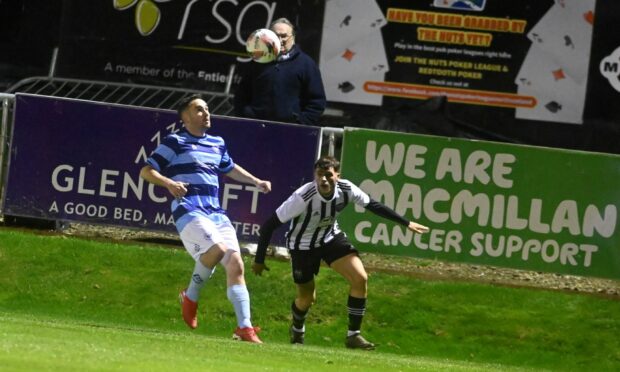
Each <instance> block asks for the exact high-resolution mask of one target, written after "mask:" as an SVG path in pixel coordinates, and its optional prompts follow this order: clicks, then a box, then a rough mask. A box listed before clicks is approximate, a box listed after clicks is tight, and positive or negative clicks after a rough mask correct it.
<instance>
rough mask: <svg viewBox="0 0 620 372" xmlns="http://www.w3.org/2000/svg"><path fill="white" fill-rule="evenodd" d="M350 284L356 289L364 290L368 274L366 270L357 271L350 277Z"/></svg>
mask: <svg viewBox="0 0 620 372" xmlns="http://www.w3.org/2000/svg"><path fill="white" fill-rule="evenodd" d="M351 286H352V287H355V288H357V289H363V290H366V287H367V286H368V274H366V272H363V273H357V274H355V275H353V276H352V277H351Z"/></svg>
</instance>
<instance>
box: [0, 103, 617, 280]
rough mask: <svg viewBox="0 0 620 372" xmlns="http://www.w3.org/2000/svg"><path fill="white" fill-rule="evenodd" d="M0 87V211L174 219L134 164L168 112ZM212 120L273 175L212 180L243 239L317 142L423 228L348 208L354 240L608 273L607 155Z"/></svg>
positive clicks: (160, 224)
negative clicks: (1, 166)
mask: <svg viewBox="0 0 620 372" xmlns="http://www.w3.org/2000/svg"><path fill="white" fill-rule="evenodd" d="M0 98H2V99H3V102H4V104H3V114H2V127H1V128H0V129H1V130H2V131H1V132H0V133H1V134H2V136H3V137H2V138H3V145H4V144H5V143H7V142H5V140H8V139H10V140H11V141H10V147H9V148H8V151H7V149H4V150H3V152H0V154H4V155H5V157H4V159H3V163H6V164H8V169H7V170H6V172H5V173H4V174H2V180H3V183H2V185H0V186H2V187H3V192H4V194H3V198H2V200H0V203H4V204H0V207H2V208H3V209H0V212H1V213H2V214H5V215H14V216H23V217H32V218H41V219H49V220H59V221H76V222H86V223H94V224H106V225H113V226H120V227H127V228H134V229H146V230H153V231H173V230H174V226H173V223H172V218H171V215H170V211H169V203H170V200H169V197H168V195H167V193H166V191H165V190H163V189H161V188H156V187H153V186H152V185H149V184H148V183H146V182H144V181H143V180H141V179H140V177H139V175H138V174H139V169H140V168H141V166H142V164H143V163H144V159H146V157H147V156H148V154H150V152H151V151H152V150H153V149H154V148H155V147H156V146H157V145H158V144H159V142H160V141H161V139H162V138H163V137H164V136H165V135H166V134H167V133H170V132H174V131H176V130H178V129H179V128H180V124H179V122H178V120H177V118H176V114H175V113H174V112H173V111H171V110H163V109H149V108H137V107H132V106H124V105H115V104H110V103H94V102H89V101H81V100H75V99H67V98H53V97H45V96H37V95H29V94H17V95H16V96H13V95H3V96H1V97H0ZM13 100H14V101H15V107H14V109H13V108H12V107H11V104H12V102H13ZM7 106H8V107H7ZM10 112H14V116H15V117H14V123H13V126H11V125H10V124H11V123H10V117H11V115H10V114H9V113H10ZM212 118H213V128H212V130H211V134H214V135H221V136H223V137H224V138H225V139H226V141H227V145H228V149H229V151H230V153H231V155H232V157H233V159H234V160H235V161H236V162H238V163H239V164H241V165H242V166H244V167H245V168H247V169H248V170H250V171H251V172H252V173H254V174H256V175H257V176H260V177H262V178H265V179H269V180H271V181H272V183H273V191H272V193H270V194H267V195H265V194H261V193H259V192H258V191H257V190H256V189H255V188H253V187H251V186H249V185H242V184H237V183H235V182H234V181H232V180H230V179H228V178H226V177H224V178H223V181H224V182H223V185H222V188H221V190H220V191H221V200H222V204H223V207H224V208H226V209H227V212H228V214H229V216H231V219H232V220H233V221H234V224H235V227H236V228H237V232H238V235H239V239H240V240H242V241H246V242H254V241H256V237H257V233H258V227H259V224H260V223H261V222H263V221H264V220H265V219H266V218H268V217H269V215H270V214H271V213H272V212H273V210H274V209H275V208H276V207H277V206H278V205H279V204H280V203H281V202H282V201H283V200H285V199H286V198H287V197H288V196H289V195H290V193H291V192H292V191H294V190H295V189H296V188H297V187H299V186H300V185H302V184H303V183H305V182H308V181H310V180H311V179H312V173H311V169H312V164H313V162H314V160H315V159H316V158H317V156H318V155H319V154H321V153H327V154H333V155H335V156H337V157H338V156H340V158H341V160H342V173H343V177H344V178H347V179H350V180H352V181H353V182H355V183H357V184H358V185H359V186H360V187H361V188H362V189H364V190H365V191H366V192H368V193H369V194H370V195H371V196H372V197H373V198H375V199H377V200H381V201H383V202H384V203H386V204H387V205H388V206H390V207H393V208H394V209H395V210H396V211H397V212H398V213H400V214H402V215H404V216H406V217H407V218H409V219H412V220H415V221H419V222H421V223H423V224H427V225H429V226H430V227H431V232H430V233H429V234H425V235H415V236H414V235H412V234H411V233H409V232H407V231H406V229H403V228H402V227H400V226H395V225H394V224H393V223H390V222H388V223H386V221H384V220H382V219H380V218H376V217H375V216H374V215H372V214H371V213H368V212H364V213H362V212H363V210H360V209H359V208H351V209H348V210H347V211H345V214H344V215H343V216H342V217H341V218H339V223H340V224H341V225H342V227H343V228H344V230H345V231H348V232H349V237H350V238H351V239H352V240H353V241H354V243H355V244H356V246H358V247H359V248H360V249H362V250H364V251H369V252H376V253H382V254H396V255H407V256H413V257H421V258H430V259H437V260H442V261H456V262H465V263H471V264H487V265H495V266H503V267H511V268H518V269H527V270H536V271H546V272H556V273H564V274H573V275H582V276H595V277H605V278H614V279H619V278H620V239H619V236H618V221H617V211H618V207H620V156H617V155H610V154H596V153H587V152H580V151H568V150H559V149H549V148H540V147H532V146H519V145H507V144H500V143H492V142H484V141H471V140H462V139H454V138H446V137H436V136H423V135H415V134H407V133H400V132H398V133H397V132H387V131H376V130H366V129H356V128H345V130H344V131H343V130H342V129H337V128H316V127H306V126H302V125H294V124H282V123H271V122H264V121H255V120H247V119H238V118H231V117H225V116H217V115H214V116H213V117H212ZM343 132H344V133H343ZM9 134H10V135H9ZM323 139H324V140H323ZM341 139H342V149H340V146H339V145H340V140H341ZM3 147H4V146H3ZM283 233H284V229H280V230H279V232H278V235H277V237H278V239H279V241H275V242H274V243H275V244H282V243H283Z"/></svg>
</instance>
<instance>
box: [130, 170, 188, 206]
mask: <svg viewBox="0 0 620 372" xmlns="http://www.w3.org/2000/svg"><path fill="white" fill-rule="evenodd" d="M140 177H142V178H143V179H145V180H146V181H147V182H150V183H152V184H154V185H157V186H162V187H165V188H166V189H168V192H169V193H170V194H171V195H172V196H174V197H175V198H181V197H183V196H185V194H187V188H186V187H185V186H186V184H185V183H183V182H177V181H174V180H172V179H170V178H168V177H165V176H164V175H162V174H161V173H159V172H158V171H156V170H155V169H153V167H151V166H150V165H145V166H144V167H142V169H141V170H140Z"/></svg>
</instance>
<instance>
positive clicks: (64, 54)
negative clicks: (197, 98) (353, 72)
mask: <svg viewBox="0 0 620 372" xmlns="http://www.w3.org/2000/svg"><path fill="white" fill-rule="evenodd" d="M323 4H324V2H323V1H314V0H300V1H294V2H293V1H274V0H238V1H237V0H236V1H227V0H215V1H211V0H192V1H171V0H90V1H78V0H67V1H64V2H63V9H64V12H63V18H62V30H61V42H60V48H59V55H58V62H57V75H58V76H62V77H69V78H79V79H93V80H104V81H119V82H129V83H142V84H151V85H165V86H182V87H186V88H193V89H205V90H212V91H224V89H225V87H226V83H227V76H228V74H229V70H230V67H231V65H235V66H237V67H238V68H237V70H236V72H237V73H235V74H234V77H233V82H232V84H233V87H235V86H236V84H238V83H239V80H240V74H239V72H240V70H241V69H242V68H243V66H244V65H245V64H247V63H248V62H249V61H250V59H249V58H248V55H247V52H246V50H245V42H246V39H247V37H248V36H249V35H250V33H251V32H252V31H254V30H256V29H258V28H265V27H268V26H269V24H270V23H271V22H272V21H273V20H275V19H277V18H280V17H288V18H290V19H291V20H292V21H293V22H295V23H296V24H297V25H298V27H299V29H300V32H299V35H298V39H297V41H298V42H299V43H300V44H301V45H303V48H304V50H305V51H306V52H307V53H309V54H310V55H311V56H314V57H316V56H317V55H318V48H319V44H318V43H319V40H320V32H321V27H320V25H321V22H322V20H321V17H322V15H323ZM309 8H312V9H313V11H312V12H308V11H307V9H309ZM302 14H303V17H302V16H299V15H302Z"/></svg>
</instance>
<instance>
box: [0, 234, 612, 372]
mask: <svg viewBox="0 0 620 372" xmlns="http://www.w3.org/2000/svg"><path fill="white" fill-rule="evenodd" d="M268 264H269V266H270V268H271V271H269V272H267V273H266V274H264V276H263V277H260V278H258V277H255V276H253V275H252V274H251V273H248V274H246V279H247V281H248V287H249V289H250V294H251V298H252V310H253V322H254V324H255V325H259V326H261V327H262V328H263V332H262V333H261V337H262V338H263V340H264V341H265V342H266V344H265V345H260V346H258V345H248V344H245V343H238V342H237V343H235V342H232V341H230V335H231V333H232V330H233V329H234V327H235V319H234V313H233V310H232V306H231V305H230V303H229V302H228V300H227V299H226V293H225V276H224V271H223V269H222V268H221V267H220V268H218V270H217V271H216V273H215V275H214V277H213V278H212V280H211V281H210V282H209V283H208V284H207V288H206V290H205V291H203V294H202V298H201V307H200V314H199V322H200V325H199V328H198V329H196V330H194V331H190V330H189V329H187V328H186V326H185V324H184V323H183V322H182V320H181V317H180V313H179V312H180V311H179V306H178V303H177V300H176V296H177V293H178V291H179V289H181V288H182V287H184V286H185V285H186V284H187V282H188V280H189V275H190V273H191V269H192V267H193V264H192V260H191V258H189V256H188V255H187V254H186V253H185V251H183V250H180V249H171V248H170V247H162V246H154V245H142V246H141V245H135V244H118V243H106V242H100V241H89V240H83V239H78V238H73V237H66V236H55V235H52V236H41V235H34V234H32V233H27V232H20V231H16V230H7V229H5V230H0V370H41V369H42V370H61V369H62V370H171V369H174V370H189V369H196V368H198V369H199V370H205V369H206V370H233V369H238V368H243V367H247V368H252V369H261V368H262V369H264V370H292V369H297V366H299V365H301V366H303V370H337V369H339V370H342V369H344V368H347V369H358V370H509V369H520V368H524V369H535V370H538V369H550V370H590V371H603V370H609V371H612V370H620V336H619V335H620V301H616V300H611V299H605V298H600V297H596V296H590V295H580V294H571V293H562V292H555V291H544V290H534V289H517V288H507V287H500V286H493V285H484V284H476V283H459V282H446V281H424V280H418V279H413V278H411V277H408V276H400V275H394V274H382V273H371V275H370V283H369V293H370V296H369V302H368V310H367V313H366V317H365V319H364V326H363V331H364V335H365V336H366V337H367V338H368V339H370V340H372V341H374V342H376V343H378V344H379V346H378V348H377V350H375V351H374V352H359V351H350V350H346V349H345V348H344V345H343V341H344V333H345V331H346V323H347V319H346V298H347V285H346V282H345V281H344V279H342V278H340V277H339V276H338V275H337V274H335V273H333V272H332V271H331V270H329V269H328V268H322V269H321V273H320V275H319V276H318V278H317V288H318V298H317V304H316V305H315V306H314V307H313V308H312V310H311V312H310V314H309V318H308V322H307V335H306V345H305V346H303V347H294V346H291V345H289V344H288V343H287V342H288V333H287V332H288V331H287V330H288V324H289V320H288V319H289V306H290V302H291V301H292V299H293V297H294V295H295V288H294V286H293V284H292V280H291V277H290V268H289V264H288V262H279V261H269V262H268ZM249 266H250V261H249V258H246V267H247V268H249ZM223 355H226V358H224V357H223ZM257 366H258V367H257Z"/></svg>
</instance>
